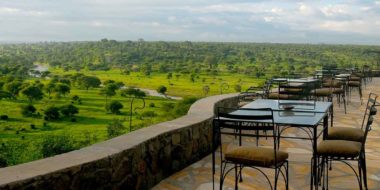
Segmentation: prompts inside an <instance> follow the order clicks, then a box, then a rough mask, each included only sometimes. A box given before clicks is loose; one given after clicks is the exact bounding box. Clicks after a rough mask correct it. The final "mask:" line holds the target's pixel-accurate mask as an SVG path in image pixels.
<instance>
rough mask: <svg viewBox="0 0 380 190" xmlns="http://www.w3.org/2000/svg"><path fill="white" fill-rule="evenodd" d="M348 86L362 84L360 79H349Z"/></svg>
mask: <svg viewBox="0 0 380 190" xmlns="http://www.w3.org/2000/svg"><path fill="white" fill-rule="evenodd" d="M348 86H354V87H358V86H360V82H359V81H349V82H348Z"/></svg>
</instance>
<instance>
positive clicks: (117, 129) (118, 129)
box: [107, 119, 125, 138]
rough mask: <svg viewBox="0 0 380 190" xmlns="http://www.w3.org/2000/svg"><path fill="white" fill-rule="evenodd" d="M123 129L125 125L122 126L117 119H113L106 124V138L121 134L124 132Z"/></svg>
mask: <svg viewBox="0 0 380 190" xmlns="http://www.w3.org/2000/svg"><path fill="white" fill-rule="evenodd" d="M124 130H125V127H124V126H123V123H122V122H121V121H120V120H118V119H114V120H113V121H112V122H111V123H109V124H108V125H107V134H108V138H113V137H116V136H119V135H122V134H124Z"/></svg>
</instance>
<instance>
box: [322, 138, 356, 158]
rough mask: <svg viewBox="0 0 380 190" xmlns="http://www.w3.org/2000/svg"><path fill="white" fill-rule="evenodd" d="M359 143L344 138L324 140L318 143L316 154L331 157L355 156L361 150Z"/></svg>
mask: <svg viewBox="0 0 380 190" xmlns="http://www.w3.org/2000/svg"><path fill="white" fill-rule="evenodd" d="M361 145H362V144H361V143H360V142H355V141H345V140H324V141H322V142H320V143H319V144H318V147H317V154H318V155H323V156H331V157H348V158H354V157H357V156H358V155H359V153H360V150H361Z"/></svg>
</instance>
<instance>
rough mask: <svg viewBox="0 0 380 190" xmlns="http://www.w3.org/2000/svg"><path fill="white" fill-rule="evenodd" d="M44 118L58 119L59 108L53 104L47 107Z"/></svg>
mask: <svg viewBox="0 0 380 190" xmlns="http://www.w3.org/2000/svg"><path fill="white" fill-rule="evenodd" d="M44 114H45V120H58V119H59V116H60V115H59V108H58V107H55V106H50V107H48V108H47V109H46V110H45V111H44Z"/></svg>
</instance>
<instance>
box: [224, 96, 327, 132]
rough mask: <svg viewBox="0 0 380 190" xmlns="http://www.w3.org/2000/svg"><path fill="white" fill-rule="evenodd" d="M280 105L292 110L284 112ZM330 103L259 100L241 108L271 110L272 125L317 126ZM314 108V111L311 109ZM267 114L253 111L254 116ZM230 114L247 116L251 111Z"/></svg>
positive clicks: (238, 111)
mask: <svg viewBox="0 0 380 190" xmlns="http://www.w3.org/2000/svg"><path fill="white" fill-rule="evenodd" d="M282 103H285V104H287V105H293V106H294V109H292V110H284V109H283V108H282V105H281V104H282ZM331 106H332V104H331V102H315V105H314V102H312V101H297V100H267V99H259V100H256V101H254V102H252V103H249V104H247V105H245V106H243V108H271V109H272V110H273V119H274V123H276V124H282V125H298V126H305V127H310V126H317V125H318V124H319V123H320V122H321V121H322V120H323V119H324V118H325V116H326V115H327V113H328V111H329V108H330V107H331ZM312 108H314V109H312ZM260 112H263V113H262V114H268V112H267V111H256V110H255V111H254V114H255V115H257V114H260ZM231 114H238V115H249V114H253V111H252V110H236V111H234V112H232V113H231Z"/></svg>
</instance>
